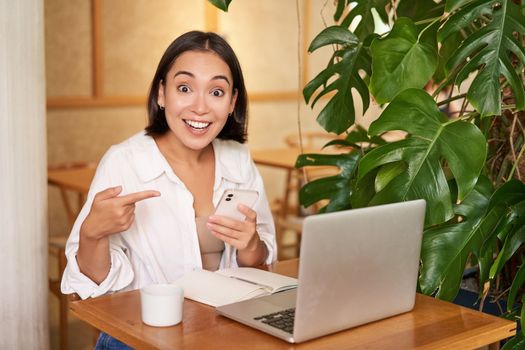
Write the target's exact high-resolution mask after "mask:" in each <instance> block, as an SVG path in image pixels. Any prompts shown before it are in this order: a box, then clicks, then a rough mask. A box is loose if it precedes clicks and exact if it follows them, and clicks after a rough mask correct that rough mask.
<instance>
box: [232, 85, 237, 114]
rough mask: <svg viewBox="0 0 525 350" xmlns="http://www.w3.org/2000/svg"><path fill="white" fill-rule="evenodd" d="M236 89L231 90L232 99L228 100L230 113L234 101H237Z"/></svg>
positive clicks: (233, 106) (233, 107)
mask: <svg viewBox="0 0 525 350" xmlns="http://www.w3.org/2000/svg"><path fill="white" fill-rule="evenodd" d="M237 92H238V91H237V89H235V90H233V95H232V99H231V101H230V113H233V110H234V109H235V102H237V95H238V93H237Z"/></svg>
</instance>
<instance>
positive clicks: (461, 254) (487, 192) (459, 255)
mask: <svg viewBox="0 0 525 350" xmlns="http://www.w3.org/2000/svg"><path fill="white" fill-rule="evenodd" d="M491 194H492V185H491V184H490V182H489V181H488V180H487V179H486V178H484V177H481V178H480V180H479V181H478V183H477V185H476V187H475V188H474V190H473V191H471V192H470V193H469V194H468V196H467V197H466V198H465V199H464V201H463V202H462V203H461V204H458V205H455V207H454V213H455V215H457V217H458V218H461V221H458V220H455V221H451V222H447V223H444V224H443V225H440V226H436V227H432V228H429V229H428V230H426V231H425V233H424V234H423V246H422V253H421V271H420V277H419V285H420V287H421V291H422V292H423V293H425V294H429V295H430V294H434V293H436V296H437V297H438V298H441V299H445V300H453V299H454V297H455V296H456V294H457V292H458V289H459V285H460V282H461V278H462V276H463V270H464V269H465V264H466V263H467V259H468V257H469V254H470V253H472V252H473V251H474V250H475V249H479V247H480V246H481V244H482V242H483V240H484V239H485V236H486V235H487V234H488V232H490V231H491V229H492V228H493V227H494V226H495V225H496V224H497V220H498V219H499V218H498V217H497V215H495V214H496V213H493V214H492V215H490V216H484V214H485V212H486V210H487V208H488V206H489V199H490V196H491Z"/></svg>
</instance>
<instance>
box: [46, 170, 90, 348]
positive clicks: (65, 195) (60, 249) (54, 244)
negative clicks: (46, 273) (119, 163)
mask: <svg viewBox="0 0 525 350" xmlns="http://www.w3.org/2000/svg"><path fill="white" fill-rule="evenodd" d="M85 167H95V164H94V163H85V162H82V163H76V162H75V163H64V164H60V165H53V166H49V167H48V170H49V171H53V170H68V169H79V168H85ZM50 185H53V186H56V187H58V189H59V190H60V196H61V198H62V203H63V205H64V209H65V211H66V216H67V221H68V224H69V226H70V227H72V226H73V223H74V222H75V219H76V217H77V215H78V212H79V211H80V209H81V208H82V205H83V203H84V200H85V195H84V194H83V193H80V192H76V191H74V192H75V193H69V192H72V191H70V190H68V189H67V188H64V187H61V186H58V185H56V184H50ZM72 197H73V198H74V197H76V204H73V203H72V202H73V201H72V200H71V198H72ZM66 241H67V236H63V235H50V236H49V240H48V251H49V254H50V255H52V256H55V257H56V259H57V261H58V264H57V276H58V278H51V277H50V278H49V290H50V291H51V293H53V294H54V295H55V296H56V297H57V298H58V300H59V336H60V342H59V344H60V349H61V350H63V349H67V348H68V296H67V295H64V294H62V293H61V291H60V280H61V279H62V274H63V273H64V269H65V268H66V264H67V260H66V255H65V247H66Z"/></svg>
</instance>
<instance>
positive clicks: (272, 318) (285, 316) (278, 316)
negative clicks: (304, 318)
mask: <svg viewBox="0 0 525 350" xmlns="http://www.w3.org/2000/svg"><path fill="white" fill-rule="evenodd" d="M294 317H295V308H291V309H286V310H282V311H278V312H274V313H271V314H268V315H263V316H258V317H254V320H256V321H261V322H262V323H266V324H267V325H270V326H272V327H275V328H279V329H280V330H283V331H285V332H287V333H290V334H293V323H294Z"/></svg>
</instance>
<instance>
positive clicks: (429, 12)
mask: <svg viewBox="0 0 525 350" xmlns="http://www.w3.org/2000/svg"><path fill="white" fill-rule="evenodd" d="M443 9H444V6H443V4H442V3H441V4H436V3H435V2H434V1H433V0H417V1H414V0H401V1H400V2H399V5H397V8H396V14H397V17H408V18H410V19H411V20H412V21H414V22H419V21H424V20H427V19H431V18H434V17H439V16H441V15H442V14H443Z"/></svg>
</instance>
